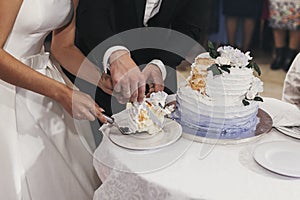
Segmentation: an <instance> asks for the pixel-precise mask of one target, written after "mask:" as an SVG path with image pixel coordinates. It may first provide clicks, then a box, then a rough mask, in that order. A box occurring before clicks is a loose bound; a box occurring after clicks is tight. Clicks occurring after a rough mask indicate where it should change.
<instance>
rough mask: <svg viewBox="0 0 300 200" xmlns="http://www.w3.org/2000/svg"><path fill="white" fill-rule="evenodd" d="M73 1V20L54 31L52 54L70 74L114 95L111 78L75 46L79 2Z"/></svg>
mask: <svg viewBox="0 0 300 200" xmlns="http://www.w3.org/2000/svg"><path fill="white" fill-rule="evenodd" d="M73 1H74V16H73V19H72V21H71V22H70V23H69V24H68V25H67V26H65V27H63V28H61V29H58V30H55V31H53V34H52V43H51V53H52V55H53V56H54V57H55V59H56V60H57V61H58V62H59V63H60V64H61V65H62V66H63V67H64V68H65V69H66V70H68V71H69V72H70V73H72V74H73V75H75V76H76V77H79V78H81V79H84V80H86V81H88V82H90V83H92V84H94V85H96V86H98V87H100V88H102V89H103V90H104V91H105V92H106V93H108V94H112V83H111V79H110V77H109V76H108V75H106V74H102V73H101V72H100V71H99V68H98V67H96V66H95V65H94V64H93V63H92V62H90V61H89V60H88V59H87V58H86V57H85V56H84V55H83V53H82V52H81V51H80V50H79V49H78V48H77V47H76V46H75V44H74V40H75V29H76V28H75V23H76V22H75V21H76V7H77V4H78V0H73Z"/></svg>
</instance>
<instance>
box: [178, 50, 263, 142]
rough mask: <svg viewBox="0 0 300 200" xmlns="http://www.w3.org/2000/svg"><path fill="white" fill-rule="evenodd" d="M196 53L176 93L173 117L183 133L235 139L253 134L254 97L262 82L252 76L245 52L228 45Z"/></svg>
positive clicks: (258, 99)
mask: <svg viewBox="0 0 300 200" xmlns="http://www.w3.org/2000/svg"><path fill="white" fill-rule="evenodd" d="M211 55H212V54H211V53H204V54H200V55H199V56H198V57H197V58H196V59H195V62H194V63H193V64H192V66H191V73H190V76H189V77H188V78H187V80H186V82H184V83H182V84H181V86H180V87H179V90H178V91H177V95H176V98H177V99H176V100H177V109H176V111H175V113H174V114H173V117H174V118H175V119H176V120H177V121H178V122H179V123H180V124H181V125H182V128H183V132H185V133H190V134H193V135H197V136H201V137H209V138H226V139H239V138H245V137H250V136H251V135H254V133H255V129H256V125H257V124H258V121H259V119H258V118H257V112H258V101H262V99H261V98H260V97H259V96H258V94H259V92H262V90H263V88H262V82H261V81H260V79H259V78H257V77H255V76H254V70H253V69H255V70H256V71H258V74H260V70H259V68H258V66H257V65H256V64H255V63H252V62H251V59H252V58H251V57H250V56H249V52H247V53H245V54H244V53H242V52H241V51H240V50H238V49H234V48H232V47H230V46H226V47H220V48H219V49H218V50H217V51H215V55H213V56H214V57H215V58H212V57H211Z"/></svg>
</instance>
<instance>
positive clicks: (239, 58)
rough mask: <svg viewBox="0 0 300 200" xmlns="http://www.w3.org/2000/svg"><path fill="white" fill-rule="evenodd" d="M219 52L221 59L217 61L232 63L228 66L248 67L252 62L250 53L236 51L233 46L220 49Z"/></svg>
mask: <svg viewBox="0 0 300 200" xmlns="http://www.w3.org/2000/svg"><path fill="white" fill-rule="evenodd" d="M217 52H219V53H220V56H219V57H221V58H219V57H218V58H219V59H218V58H217V60H222V61H230V63H229V64H226V65H230V66H233V67H246V66H247V65H248V64H249V61H250V60H252V57H251V56H250V52H249V51H248V52H246V53H243V52H242V51H241V50H239V49H235V48H233V47H231V46H224V47H219V48H218V49H217ZM223 65H224V64H223Z"/></svg>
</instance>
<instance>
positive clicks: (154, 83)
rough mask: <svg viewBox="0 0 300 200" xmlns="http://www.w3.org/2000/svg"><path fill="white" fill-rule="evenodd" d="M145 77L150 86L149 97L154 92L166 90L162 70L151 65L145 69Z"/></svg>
mask: <svg viewBox="0 0 300 200" xmlns="http://www.w3.org/2000/svg"><path fill="white" fill-rule="evenodd" d="M142 73H143V74H144V77H145V79H146V83H147V84H148V85H149V92H148V94H147V96H149V95H150V94H151V93H152V92H158V91H163V90H164V80H163V76H162V73H161V71H160V69H159V68H158V67H157V66H156V65H154V64H152V63H149V64H148V65H147V66H146V67H145V68H144V69H143V72H142Z"/></svg>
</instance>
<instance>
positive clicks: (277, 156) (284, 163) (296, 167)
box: [253, 141, 300, 178]
mask: <svg viewBox="0 0 300 200" xmlns="http://www.w3.org/2000/svg"><path fill="white" fill-rule="evenodd" d="M253 157H254V159H255V160H256V162H257V163H258V164H260V165H261V166H262V167H264V168H266V169H268V170H270V171H273V172H275V173H278V174H281V175H285V176H290V177H298V178H300V143H296V142H292V141H277V142H269V143H263V144H260V145H258V146H257V147H256V148H255V150H254V153H253Z"/></svg>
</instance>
